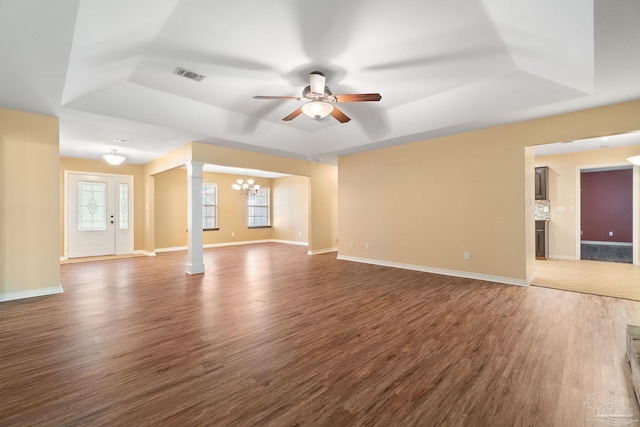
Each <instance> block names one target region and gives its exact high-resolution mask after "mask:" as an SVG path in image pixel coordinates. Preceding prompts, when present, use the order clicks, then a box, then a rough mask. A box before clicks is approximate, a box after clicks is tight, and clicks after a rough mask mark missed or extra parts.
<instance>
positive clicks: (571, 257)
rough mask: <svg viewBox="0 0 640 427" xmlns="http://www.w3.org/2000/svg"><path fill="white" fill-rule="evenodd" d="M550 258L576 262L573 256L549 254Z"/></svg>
mask: <svg viewBox="0 0 640 427" xmlns="http://www.w3.org/2000/svg"><path fill="white" fill-rule="evenodd" d="M549 258H551V259H564V260H568V261H575V260H576V259H578V258H576V257H574V256H571V255H555V254H549Z"/></svg>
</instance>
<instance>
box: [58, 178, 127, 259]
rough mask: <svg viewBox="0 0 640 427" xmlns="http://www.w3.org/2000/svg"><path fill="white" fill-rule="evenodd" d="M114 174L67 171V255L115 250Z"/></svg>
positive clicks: (108, 252) (101, 253)
mask: <svg viewBox="0 0 640 427" xmlns="http://www.w3.org/2000/svg"><path fill="white" fill-rule="evenodd" d="M115 181H116V180H115V178H114V177H113V176H100V175H82V174H75V173H69V175H68V179H67V195H68V197H67V201H68V206H67V218H68V221H67V239H68V252H67V256H68V258H77V257H88V256H100V255H113V254H115V253H116V214H117V212H116V203H115V199H116V197H115V196H116V187H115Z"/></svg>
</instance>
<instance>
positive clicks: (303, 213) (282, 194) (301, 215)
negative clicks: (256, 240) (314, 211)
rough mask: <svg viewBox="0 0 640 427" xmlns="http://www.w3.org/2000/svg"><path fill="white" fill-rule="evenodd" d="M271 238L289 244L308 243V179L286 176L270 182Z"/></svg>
mask: <svg viewBox="0 0 640 427" xmlns="http://www.w3.org/2000/svg"><path fill="white" fill-rule="evenodd" d="M271 187H272V188H273V198H272V200H273V233H272V238H273V239H276V240H285V241H291V242H308V241H309V178H307V177H306V176H286V177H283V178H275V179H273V180H272V184H271Z"/></svg>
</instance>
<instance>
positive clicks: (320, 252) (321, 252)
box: [307, 247, 338, 255]
mask: <svg viewBox="0 0 640 427" xmlns="http://www.w3.org/2000/svg"><path fill="white" fill-rule="evenodd" d="M337 250H338V248H337V247H336V248H328V249H318V250H315V251H308V252H307V255H320V254H327V253H329V252H336V251H337Z"/></svg>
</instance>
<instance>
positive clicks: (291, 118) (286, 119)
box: [282, 107, 302, 122]
mask: <svg viewBox="0 0 640 427" xmlns="http://www.w3.org/2000/svg"><path fill="white" fill-rule="evenodd" d="M300 114H302V107H300V108H298V109H297V110H296V111H294V112H293V113H291V114H289V115H288V116H287V117H285V118H284V119H282V120H284V121H285V122H289V121H291V120H293V119H295V118H296V117H298V116H299V115H300Z"/></svg>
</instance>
